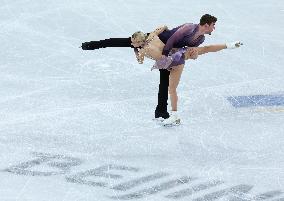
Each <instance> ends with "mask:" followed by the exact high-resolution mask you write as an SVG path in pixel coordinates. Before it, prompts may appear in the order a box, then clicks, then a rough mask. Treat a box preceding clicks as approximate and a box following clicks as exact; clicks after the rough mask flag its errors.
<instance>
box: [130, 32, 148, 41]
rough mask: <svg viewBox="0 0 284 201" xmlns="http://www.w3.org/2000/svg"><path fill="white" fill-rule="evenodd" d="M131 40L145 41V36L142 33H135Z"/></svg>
mask: <svg viewBox="0 0 284 201" xmlns="http://www.w3.org/2000/svg"><path fill="white" fill-rule="evenodd" d="M131 37H132V38H133V39H139V40H141V41H143V42H144V41H145V40H146V37H147V34H144V33H143V32H142V31H136V32H135V33H134V34H132V36H131Z"/></svg>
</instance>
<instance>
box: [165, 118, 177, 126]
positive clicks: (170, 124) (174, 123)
mask: <svg viewBox="0 0 284 201" xmlns="http://www.w3.org/2000/svg"><path fill="white" fill-rule="evenodd" d="M180 124H181V122H180V119H177V120H175V121H174V122H173V123H169V124H165V123H164V124H163V126H164V127H173V126H179V125H180Z"/></svg>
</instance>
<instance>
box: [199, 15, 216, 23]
mask: <svg viewBox="0 0 284 201" xmlns="http://www.w3.org/2000/svg"><path fill="white" fill-rule="evenodd" d="M212 22H214V23H215V22H217V18H216V17H214V16H213V15H209V14H205V15H203V16H202V17H201V18H200V23H199V24H200V25H205V24H208V25H210V24H211V23H212Z"/></svg>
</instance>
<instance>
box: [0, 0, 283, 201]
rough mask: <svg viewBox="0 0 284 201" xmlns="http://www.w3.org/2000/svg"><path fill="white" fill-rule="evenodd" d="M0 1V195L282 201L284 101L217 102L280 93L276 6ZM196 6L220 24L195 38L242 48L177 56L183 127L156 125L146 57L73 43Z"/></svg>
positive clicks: (171, 18) (7, 199)
mask: <svg viewBox="0 0 284 201" xmlns="http://www.w3.org/2000/svg"><path fill="white" fill-rule="evenodd" d="M0 2H1V3H0V41H1V43H0V44H1V45H0V131H1V133H0V201H91V200H92V201H93V200H94V201H95V200H99V201H111V200H143V201H144V200H145V201H146V200H147V201H148V200H151V201H152V200H153V201H154V200H155V201H158V200H161V201H163V200H169V201H170V200H181V201H183V200H196V201H197V200H206V199H207V200H214V199H215V197H214V195H216V200H261V199H264V200H265V199H266V198H264V197H265V196H266V197H268V198H269V199H270V200H281V198H282V200H283V199H284V195H283V194H282V191H284V148H283V147H284V146H283V145H284V107H283V106H277V107H276V106H272V107H248V108H234V107H233V106H232V105H231V104H230V103H229V102H228V101H227V97H229V96H246V95H259V94H260V95H267V94H283V93H284V79H283V77H284V67H283V66H284V57H283V54H284V40H283V37H284V34H283V33H284V26H283V25H284V24H283V18H284V12H283V11H284V1H279V0H270V1H264V0H258V1H257V0H250V1H245V0H239V1H226V0H216V1H205V0H200V1H192V0H188V1H185V0H168V1H162V0H155V1H149V0H145V1H132V0H112V1H107V0H105V1H103V0H84V1H77V0H60V1H59V0H52V1H44V0H13V1H8V0H1V1H0ZM205 13H210V14H213V15H215V16H216V17H217V18H218V22H217V24H216V30H215V31H214V32H213V34H212V35H211V36H206V40H205V43H204V44H213V43H225V42H231V41H236V40H240V41H242V42H243V43H244V46H242V47H241V48H239V49H235V50H223V51H221V52H218V53H212V54H207V55H204V56H200V57H199V58H198V59H197V60H196V61H187V62H186V67H185V69H184V73H183V75H182V79H181V82H180V85H179V88H178V94H179V105H178V109H179V112H180V113H179V114H180V116H181V119H182V125H181V126H179V127H172V128H164V127H162V126H159V125H157V124H156V123H154V122H153V121H152V118H153V115H154V109H155V106H156V104H157V92H158V84H159V73H158V71H152V72H151V71H150V69H151V66H152V64H153V61H151V60H147V61H146V62H145V63H144V64H143V65H140V64H138V63H137V62H136V60H135V57H134V54H133V50H131V49H130V48H106V49H100V50H95V51H82V50H81V49H80V48H78V47H79V46H80V45H81V43H82V42H85V41H91V40H101V39H105V38H110V37H128V36H130V35H131V34H132V33H133V32H135V31H137V30H142V31H145V32H150V31H152V30H154V29H155V28H156V27H157V26H160V25H164V24H166V25H167V26H168V27H170V28H173V27H176V26H178V25H181V24H183V23H186V22H193V23H198V20H199V18H200V16H201V15H203V14H205ZM169 110H170V107H169ZM96 168H99V169H96ZM100 168H101V169H100ZM112 174H114V175H117V176H119V175H120V176H121V177H117V178H116V177H115V176H112ZM153 174H156V176H157V175H158V176H157V177H159V178H156V179H152V180H151V179H148V180H147V179H144V180H143V179H141V178H142V177H144V178H146V177H147V176H149V175H153ZM159 175H160V176H159ZM187 177H190V178H193V180H192V181H188V180H187ZM139 178H140V179H139ZM179 178H184V180H183V179H180V182H178V180H177V181H175V182H172V183H170V182H171V181H174V180H176V179H179ZM129 181H132V183H131V182H130V183H126V182H129ZM210 181H220V184H218V185H215V186H212V187H208V188H206V187H205V188H204V189H199V190H198V188H197V187H196V186H198V185H200V184H205V183H207V182H210ZM95 182H97V183H95ZM100 184H103V185H100ZM126 184H129V185H128V186H127V185H126ZM130 184H131V185H130ZM239 185H243V186H248V187H251V188H250V189H249V190H248V192H245V193H242V192H234V191H233V190H231V191H230V190H227V191H226V189H230V188H233V187H236V186H239ZM119 186H124V188H125V189H124V191H123V190H121V189H120V190H119V189H118V187H119ZM190 188H192V189H191V190H192V194H190V193H189V194H187V195H185V194H182V193H180V192H181V191H182V190H184V189H190ZM222 190H225V193H224V192H223V191H222ZM222 192H223V194H224V195H222ZM174 195H180V197H178V196H177V197H174ZM260 195H262V197H261V196H260ZM218 196H219V197H218ZM268 198H267V199H268Z"/></svg>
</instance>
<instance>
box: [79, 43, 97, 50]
mask: <svg viewBox="0 0 284 201" xmlns="http://www.w3.org/2000/svg"><path fill="white" fill-rule="evenodd" d="M81 47H82V50H94V49H96V45H95V43H94V42H93V41H91V42H84V43H82V46H81Z"/></svg>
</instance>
